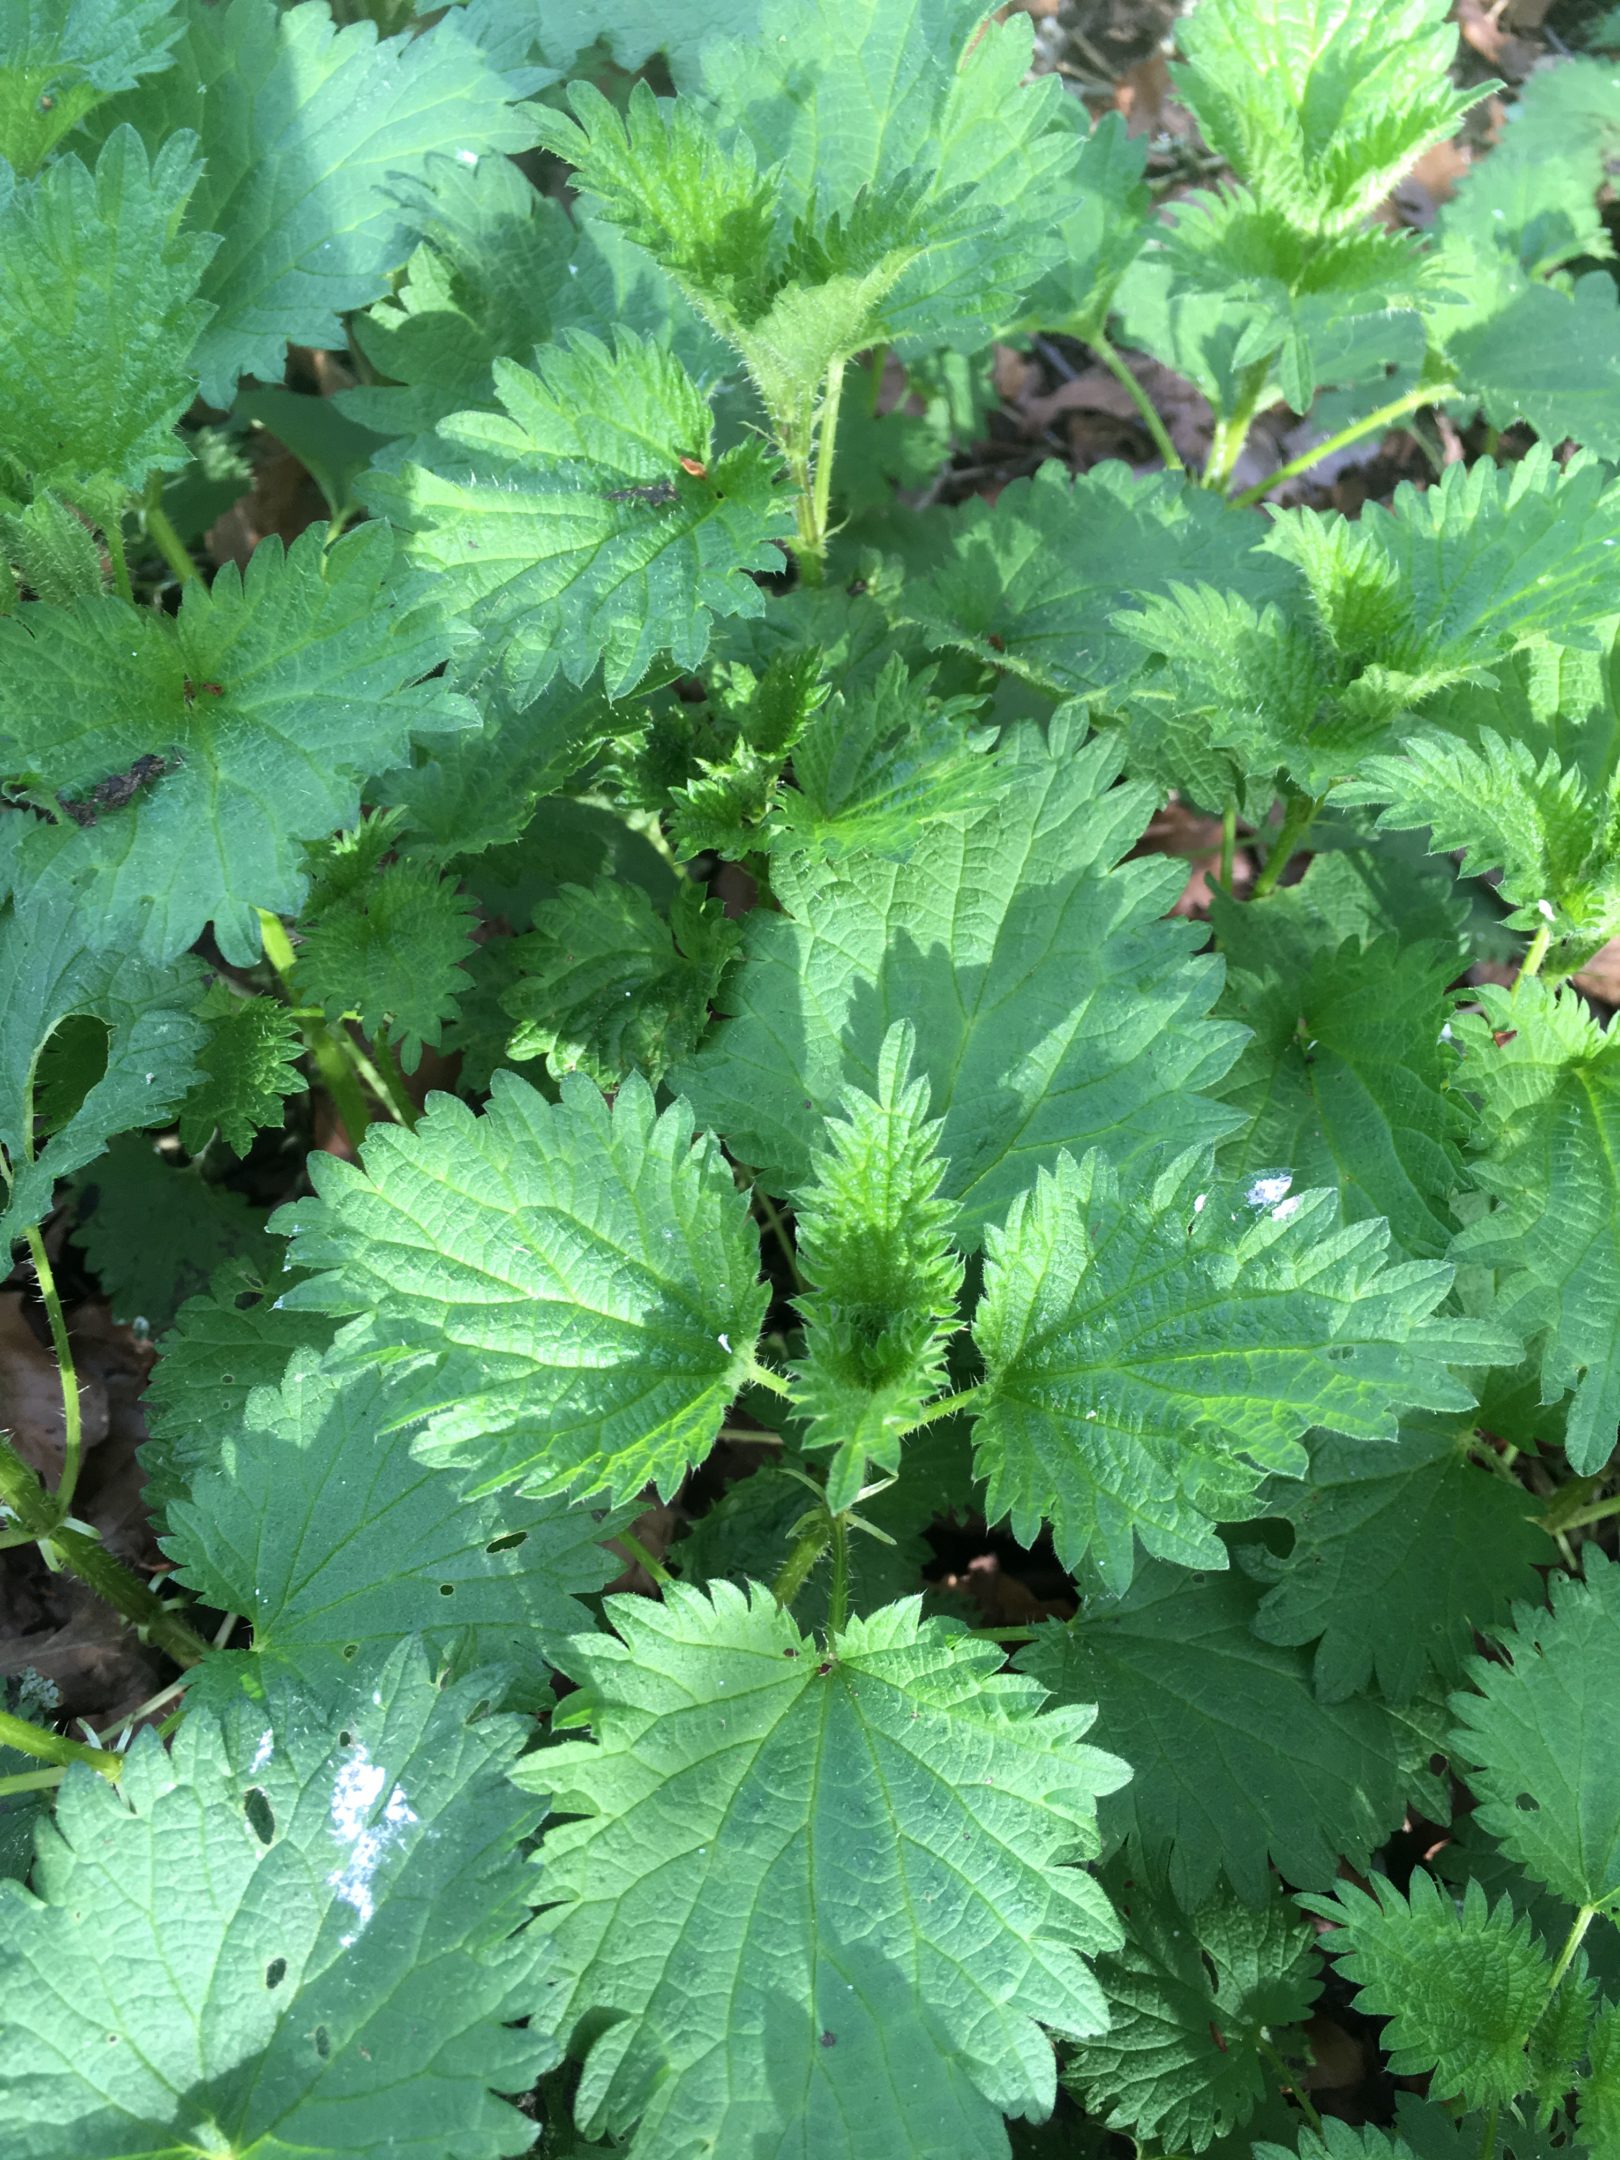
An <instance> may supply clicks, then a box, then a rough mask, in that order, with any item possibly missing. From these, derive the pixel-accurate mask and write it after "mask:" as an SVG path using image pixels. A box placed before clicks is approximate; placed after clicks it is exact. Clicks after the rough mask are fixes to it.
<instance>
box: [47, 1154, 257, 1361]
mask: <svg viewBox="0 0 1620 2160" xmlns="http://www.w3.org/2000/svg"><path fill="white" fill-rule="evenodd" d="M73 1191H74V1197H75V1200H76V1202H77V1213H78V1224H77V1227H76V1228H75V1230H74V1232H73V1243H74V1244H75V1245H76V1246H77V1247H78V1249H79V1250H80V1251H81V1252H82V1253H83V1254H84V1257H85V1259H86V1261H87V1262H88V1263H89V1265H90V1268H91V1270H92V1271H93V1273H94V1274H95V1277H96V1280H97V1281H98V1282H99V1283H100V1285H101V1288H102V1292H103V1294H104V1295H105V1297H106V1299H107V1303H108V1305H109V1307H110V1309H111V1312H112V1316H113V1318H114V1319H115V1320H120V1321H136V1322H138V1323H140V1325H141V1326H142V1327H145V1328H150V1329H151V1330H152V1331H153V1332H154V1333H156V1332H158V1331H159V1330H161V1329H163V1328H166V1327H167V1326H168V1325H169V1323H170V1321H171V1320H172V1319H173V1318H174V1316H175V1314H176V1313H177V1312H178V1311H179V1309H180V1305H181V1302H182V1300H183V1299H185V1298H188V1297H191V1296H193V1295H195V1294H196V1293H197V1292H198V1291H201V1290H204V1289H206V1288H207V1286H208V1280H209V1277H210V1276H211V1275H212V1274H213V1273H214V1271H215V1270H216V1269H217V1268H219V1267H221V1266H223V1265H224V1263H225V1262H226V1261H227V1260H238V1259H244V1258H248V1257H250V1256H257V1255H256V1248H258V1247H259V1246H260V1244H261V1240H262V1239H263V1234H264V1225H265V1223H266V1221H267V1220H268V1219H269V1211H268V1209H265V1208H256V1207H253V1206H252V1205H250V1203H249V1202H248V1201H247V1200H246V1199H245V1198H244V1197H243V1195H242V1194H241V1193H238V1192H233V1191H232V1190H231V1188H230V1187H229V1186H227V1185H210V1184H209V1183H208V1182H207V1181H206V1179H204V1178H203V1177H202V1176H201V1175H200V1174H199V1173H198V1172H197V1171H196V1170H195V1169H191V1168H187V1169H182V1168H181V1167H180V1166H179V1165H178V1164H176V1163H173V1162H169V1161H166V1160H165V1159H164V1157H163V1156H162V1155H160V1154H159V1153H158V1150H157V1148H156V1146H155V1145H154V1144H153V1142H152V1141H150V1140H149V1139H147V1138H146V1137H145V1136H144V1135H143V1134H141V1133H125V1134H123V1135H122V1136H121V1137H120V1138H119V1139H117V1140H115V1141H114V1142H113V1143H112V1145H111V1147H110V1148H109V1149H108V1150H107V1153H106V1154H105V1155H104V1156H102V1157H101V1158H100V1159H99V1161H97V1162H96V1163H94V1164H93V1165H92V1166H91V1167H90V1168H89V1169H88V1170H81V1171H80V1172H79V1173H78V1175H77V1176H76V1177H75V1179H74V1181H73Z"/></svg>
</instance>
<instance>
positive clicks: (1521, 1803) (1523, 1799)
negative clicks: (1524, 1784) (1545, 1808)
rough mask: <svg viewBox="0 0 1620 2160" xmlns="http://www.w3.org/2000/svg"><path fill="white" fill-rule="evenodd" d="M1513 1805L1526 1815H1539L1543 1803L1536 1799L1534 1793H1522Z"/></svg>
mask: <svg viewBox="0 0 1620 2160" xmlns="http://www.w3.org/2000/svg"><path fill="white" fill-rule="evenodd" d="M1513 1805H1514V1806H1515V1807H1516V1808H1520V1809H1522V1810H1523V1812H1524V1813H1525V1814H1526V1815H1539V1814H1540V1813H1541V1802H1540V1801H1539V1800H1538V1799H1537V1798H1536V1796H1535V1794H1534V1793H1527V1792H1522V1793H1520V1795H1519V1797H1518V1799H1517V1800H1515V1801H1514V1803H1513Z"/></svg>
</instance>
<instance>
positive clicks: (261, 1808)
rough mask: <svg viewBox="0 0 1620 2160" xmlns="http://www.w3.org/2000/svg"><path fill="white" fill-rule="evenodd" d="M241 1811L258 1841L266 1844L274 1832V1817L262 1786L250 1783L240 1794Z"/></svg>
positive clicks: (273, 1811)
mask: <svg viewBox="0 0 1620 2160" xmlns="http://www.w3.org/2000/svg"><path fill="white" fill-rule="evenodd" d="M242 1813H243V1814H244V1815H245V1816H246V1817H247V1819H248V1827H249V1829H251V1830H252V1832H253V1835H254V1836H255V1837H256V1838H257V1839H258V1841H259V1843H260V1844H261V1845H268V1844H269V1843H270V1841H271V1839H272V1838H273V1837H274V1836H275V1834H276V1817H275V1810H274V1809H273V1808H272V1807H271V1805H270V1803H269V1801H268V1800H267V1799H266V1798H265V1796H264V1788H263V1787H262V1786H259V1785H251V1786H249V1788H248V1790H247V1791H246V1792H245V1793H244V1794H243V1795H242Z"/></svg>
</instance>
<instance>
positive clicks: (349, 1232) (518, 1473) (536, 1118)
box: [276, 1073, 766, 1498]
mask: <svg viewBox="0 0 1620 2160" xmlns="http://www.w3.org/2000/svg"><path fill="white" fill-rule="evenodd" d="M363 1164H364V1167H363V1168H362V1167H361V1165H359V1164H355V1163H345V1162H339V1161H338V1160H337V1158H336V1157H334V1156H326V1157H323V1158H322V1159H321V1160H320V1161H319V1162H316V1161H314V1160H313V1159H312V1161H311V1166H310V1167H311V1175H312V1176H313V1178H314V1181H315V1187H316V1193H317V1196H318V1197H317V1198H315V1199H313V1200H305V1201H299V1202H296V1203H294V1205H293V1206H291V1207H290V1208H286V1209H284V1210H283V1211H282V1212H281V1214H280V1215H279V1216H277V1217H276V1227H277V1228H279V1229H282V1230H287V1231H290V1232H291V1233H292V1238H293V1242H292V1248H291V1254H290V1257H291V1259H292V1261H293V1263H294V1264H295V1265H296V1266H299V1267H306V1268H312V1269H317V1270H320V1271H322V1272H320V1273H319V1274H317V1276H316V1278H315V1279H314V1280H313V1281H311V1282H307V1283H301V1284H299V1285H298V1286H297V1287H296V1288H294V1289H292V1290H291V1291H289V1292H288V1293H287V1297H286V1303H287V1306H288V1307H289V1309H294V1310H303V1311H306V1312H329V1313H337V1314H351V1313H359V1314H365V1315H367V1316H368V1318H366V1319H363V1320H359V1321H357V1322H355V1323H353V1324H352V1325H351V1326H350V1327H349V1328H347V1329H346V1330H344V1332H343V1335H342V1336H341V1338H340V1341H341V1345H342V1347H343V1348H344V1351H345V1354H346V1355H347V1356H349V1357H350V1358H351V1359H353V1360H356V1361H368V1360H380V1361H383V1362H388V1363H394V1362H398V1361H399V1360H400V1359H401V1358H405V1357H410V1358H413V1359H416V1360H419V1361H422V1362H424V1363H426V1364H427V1365H428V1366H429V1368H430V1371H431V1376H432V1377H431V1384H430V1385H426V1384H425V1385H424V1390H423V1394H422V1398H421V1408H420V1409H419V1411H418V1412H417V1415H419V1416H425V1418H426V1426H425V1433H424V1442H425V1444H426V1447H427V1449H428V1450H430V1451H431V1455H432V1456H434V1457H438V1456H451V1457H454V1458H455V1459H456V1460H457V1461H460V1462H464V1463H466V1464H468V1465H470V1467H471V1468H472V1469H473V1471H474V1472H476V1473H477V1474H478V1476H479V1477H480V1478H481V1479H485V1480H487V1489H494V1488H495V1487H497V1486H503V1485H518V1484H521V1485H522V1487H523V1489H524V1490H525V1491H528V1492H537V1493H552V1492H561V1491H565V1490H567V1489H568V1488H569V1487H570V1486H574V1487H577V1488H578V1490H579V1491H580V1492H581V1493H583V1494H588V1493H597V1492H607V1493H610V1494H612V1495H613V1496H614V1497H616V1498H618V1497H622V1498H629V1497H630V1496H631V1495H632V1494H634V1493H636V1492H639V1491H640V1489H641V1488H642V1486H644V1485H646V1484H648V1483H654V1484H656V1485H658V1486H659V1488H660V1489H661V1490H662V1491H664V1492H666V1493H667V1492H672V1491H673V1490H674V1488H675V1486H676V1485H677V1484H678V1483H679V1482H680V1480H681V1478H682V1477H683V1476H684V1475H685V1473H686V1471H687V1470H689V1469H690V1468H691V1467H692V1465H693V1464H694V1463H696V1462H700V1461H701V1460H702V1459H703V1457H704V1456H705V1455H706V1454H707V1453H708V1451H709V1447H710V1444H711V1443H712V1441H713V1439H714V1436H715V1433H716V1432H717V1431H718V1429H719V1425H720V1420H721V1418H722V1417H723V1415H724V1414H725V1410H726V1406H727V1404H728V1403H729V1402H730V1401H731V1400H732V1398H733V1397H734V1396H735V1395H736V1394H737V1392H738V1389H739V1388H740V1387H741V1385H742V1383H743V1380H744V1377H745V1375H746V1373H747V1371H748V1365H749V1360H750V1357H751V1354H752V1352H753V1348H754V1343H755V1340H756V1338H757V1336H758V1333H759V1328H760V1323H761V1321H762V1320H763V1318H764V1314H765V1303H766V1289H765V1286H764V1285H763V1284H762V1283H760V1282H759V1280H758V1275H759V1241H758V1237H757V1235H756V1233H755V1231H754V1228H753V1225H752V1223H751V1221H750V1219H749V1214H748V1201H747V1196H746V1195H745V1194H744V1193H742V1192H739V1191H738V1189H737V1186H736V1184H735V1183H734V1181H733V1179H732V1176H731V1173H730V1171H729V1169H728V1168H727V1167H726V1164H725V1162H724V1160H723V1158H722V1157H721V1154H720V1151H719V1149H718V1147H717V1146H716V1145H715V1143H714V1142H713V1141H712V1140H708V1139H705V1140H703V1141H701V1142H700V1143H699V1144H698V1145H697V1146H696V1147H694V1146H693V1145H692V1116H691V1112H690V1111H689V1110H688V1109H687V1108H686V1106H685V1105H684V1104H682V1103H677V1104H675V1105H674V1106H673V1107H672V1108H671V1109H669V1110H666V1111H665V1112H664V1113H663V1115H662V1116H658V1115H656V1114H655V1112H654V1108H653V1096H652V1090H651V1088H649V1087H648V1085H647V1083H646V1082H645V1081H644V1080H642V1079H641V1078H640V1077H639V1076H638V1075H635V1074H632V1075H631V1076H630V1077H629V1078H628V1079H627V1080H626V1081H625V1083H624V1085H623V1086H622V1087H621V1088H620V1089H619V1091H618V1096H617V1100H616V1102H615V1104H614V1107H613V1111H612V1114H611V1115H610V1114H609V1111H608V1106H607V1104H606V1102H605V1101H604V1100H603V1098H602V1096H601V1095H600V1094H599V1093H598V1091H597V1090H596V1088H595V1087H594V1086H593V1085H592V1084H591V1082H590V1081H588V1080H586V1079H585V1078H583V1076H581V1075H575V1076H573V1077H571V1078H570V1079H567V1080H565V1081H564V1082H563V1091H562V1101H561V1103H560V1104H555V1103H549V1102H547V1101H546V1100H545V1098H544V1096H542V1095H539V1094H537V1093H536V1092H535V1090H534V1089H533V1088H531V1087H529V1086H528V1085H527V1083H526V1082H524V1081H522V1080H519V1079H518V1078H517V1077H516V1076H515V1075H514V1074H511V1073H497V1074H496V1075H495V1079H494V1083H493V1090H492V1093H491V1097H490V1103H489V1108H488V1109H487V1110H486V1111H485V1112H484V1113H483V1115H482V1116H479V1117H475V1116H474V1115H473V1113H472V1111H471V1110H469V1109H468V1108H467V1106H466V1105H465V1104H464V1103H461V1102H458V1101H456V1099H455V1098H454V1097H453V1096H449V1095H436V1096H434V1097H433V1098H432V1099H431V1102H430V1106H429V1109H428V1112H427V1115H426V1116H425V1117H424V1118H423V1120H422V1122H421V1124H420V1125H418V1127H417V1128H416V1130H415V1132H414V1133H406V1132H404V1131H401V1130H399V1129H397V1128H390V1129H388V1130H386V1131H382V1130H379V1129H377V1128H376V1127H373V1128H372V1132H371V1136H370V1137H369V1139H368V1140H367V1142H366V1145H365V1148H364V1150H363ZM424 1442H419V1443H418V1446H419V1447H422V1446H423V1445H424ZM480 1489H485V1488H482V1487H481V1488H480Z"/></svg>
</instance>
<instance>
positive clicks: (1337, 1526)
mask: <svg viewBox="0 0 1620 2160" xmlns="http://www.w3.org/2000/svg"><path fill="white" fill-rule="evenodd" d="M1468 1437H1469V1436H1468V1434H1467V1432H1458V1431H1457V1430H1456V1429H1455V1428H1454V1427H1453V1428H1450V1429H1448V1428H1447V1427H1446V1426H1445V1425H1444V1424H1442V1423H1440V1422H1439V1421H1438V1420H1425V1419H1417V1418H1414V1419H1411V1420H1409V1421H1408V1422H1406V1423H1405V1424H1403V1426H1402V1428H1401V1434H1400V1438H1399V1439H1398V1440H1397V1441H1396V1443H1395V1445H1394V1446H1393V1447H1392V1448H1388V1449H1384V1448H1380V1449H1377V1450H1376V1451H1375V1450H1372V1449H1369V1448H1365V1447H1360V1446H1358V1445H1356V1444H1355V1443H1354V1442H1350V1441H1344V1440H1333V1439H1328V1438H1327V1437H1326V1436H1323V1437H1321V1438H1319V1439H1318V1440H1317V1441H1316V1442H1315V1443H1314V1444H1313V1446H1312V1450H1311V1467H1310V1470H1309V1472H1308V1474H1307V1476H1306V1479H1305V1482H1304V1483H1303V1484H1301V1485H1297V1486H1290V1485H1278V1486H1277V1487H1275V1488H1274V1490H1273V1492H1272V1495H1271V1499H1272V1503H1273V1506H1274V1508H1275V1509H1276V1512H1277V1513H1278V1514H1279V1515H1281V1516H1283V1517H1284V1518H1286V1520H1288V1521H1289V1522H1291V1523H1292V1524H1293V1526H1294V1544H1293V1549H1292V1551H1291V1552H1290V1553H1289V1555H1288V1557H1287V1559H1286V1560H1279V1561H1277V1562H1275V1563H1274V1564H1273V1565H1271V1566H1270V1567H1268V1568H1266V1569H1265V1570H1263V1572H1262V1574H1261V1580H1262V1581H1269V1582H1270V1583H1271V1585H1272V1587H1271V1588H1270V1589H1269V1590H1268V1591H1267V1592H1266V1596H1265V1600H1264V1602H1263V1603H1262V1605H1261V1607H1260V1611H1259V1613H1258V1615H1257V1616H1256V1619H1255V1629H1256V1631H1257V1633H1258V1634H1260V1635H1261V1636H1262V1637H1263V1638H1264V1639H1265V1640H1266V1641H1267V1642H1275V1643H1311V1642H1314V1643H1316V1645H1317V1650H1316V1666H1315V1673H1316V1690H1317V1693H1318V1694H1319V1695H1321V1696H1323V1697H1324V1698H1325V1699H1326V1700H1327V1701H1329V1702H1341V1701H1343V1700H1344V1698H1345V1697H1346V1696H1348V1695H1353V1694H1356V1693H1357V1692H1358V1691H1359V1690H1361V1689H1362V1688H1365V1687H1366V1686H1367V1684H1368V1682H1369V1681H1370V1680H1371V1679H1372V1678H1373V1677H1374V1675H1375V1674H1376V1676H1377V1681H1378V1685H1379V1687H1380V1688H1381V1689H1382V1690H1383V1692H1384V1693H1385V1694H1386V1695H1387V1696H1389V1697H1391V1698H1392V1699H1393V1700H1395V1701H1398V1702H1400V1701H1405V1700H1406V1699H1407V1698H1408V1697H1410V1696H1412V1695H1413V1694H1415V1693H1416V1692H1417V1690H1418V1689H1419V1688H1421V1687H1422V1686H1423V1685H1424V1683H1425V1681H1426V1680H1427V1678H1428V1676H1429V1674H1430V1673H1431V1672H1433V1673H1437V1674H1438V1675H1439V1676H1440V1678H1441V1679H1443V1680H1453V1679H1456V1678H1458V1677H1460V1675H1461V1672H1462V1668H1463V1661H1464V1658H1465V1656H1466V1655H1467V1653H1468V1652H1469V1651H1470V1650H1471V1649H1472V1647H1473V1640H1474V1630H1475V1629H1476V1628H1482V1629H1484V1630H1486V1631H1487V1632H1489V1631H1490V1630H1491V1629H1492V1628H1493V1627H1494V1626H1496V1625H1497V1624H1498V1623H1499V1622H1501V1621H1503V1620H1505V1619H1506V1617H1507V1614H1508V1610H1509V1608H1510V1606H1511V1604H1512V1601H1513V1599H1514V1598H1515V1597H1524V1596H1527V1595H1528V1594H1529V1593H1530V1592H1531V1591H1533V1590H1534V1589H1535V1587H1536V1576H1535V1573H1534V1570H1535V1566H1536V1563H1537V1562H1538V1561H1541V1562H1545V1561H1546V1560H1547V1559H1548V1558H1549V1557H1550V1552H1549V1547H1548V1543H1547V1538H1546V1535H1545V1533H1544V1532H1543V1531H1542V1530H1541V1529H1540V1527H1539V1526H1538V1525H1537V1523H1536V1522H1535V1520H1534V1517H1533V1514H1532V1501H1531V1495H1530V1494H1529V1493H1528V1492H1526V1491H1524V1490H1523V1488H1522V1487H1519V1486H1517V1485H1514V1484H1512V1483H1511V1482H1510V1481H1508V1480H1507V1479H1504V1478H1499V1477H1493V1476H1491V1474H1490V1473H1489V1472H1488V1471H1486V1470H1482V1469H1479V1468H1477V1467H1476V1466H1475V1465H1474V1464H1472V1463H1471V1462H1470V1461H1469V1459H1468V1451H1467V1441H1468Z"/></svg>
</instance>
